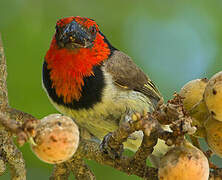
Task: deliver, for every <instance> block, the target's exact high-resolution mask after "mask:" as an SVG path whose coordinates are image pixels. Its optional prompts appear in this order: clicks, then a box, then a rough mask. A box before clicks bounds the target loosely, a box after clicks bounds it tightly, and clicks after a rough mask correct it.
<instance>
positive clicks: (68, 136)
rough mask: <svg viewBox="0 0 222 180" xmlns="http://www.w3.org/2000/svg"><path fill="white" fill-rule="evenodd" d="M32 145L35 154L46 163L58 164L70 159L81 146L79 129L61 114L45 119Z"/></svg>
mask: <svg viewBox="0 0 222 180" xmlns="http://www.w3.org/2000/svg"><path fill="white" fill-rule="evenodd" d="M34 141H35V143H36V145H33V144H31V147H32V150H33V152H34V153H35V154H36V156H37V157H38V158H39V159H41V160H42V161H44V162H47V163H50V164H58V163H61V162H64V161H66V160H68V159H70V158H71V157H72V156H73V154H74V153H75V152H76V150H77V148H78V144H79V129H78V127H77V125H76V124H75V123H74V121H73V120H72V119H71V118H70V117H67V116H63V115H61V114H51V115H49V116H46V117H44V118H43V119H42V120H41V121H40V123H39V124H38V126H37V128H36V136H35V138H34Z"/></svg>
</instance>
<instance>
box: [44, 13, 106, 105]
mask: <svg viewBox="0 0 222 180" xmlns="http://www.w3.org/2000/svg"><path fill="white" fill-rule="evenodd" d="M109 55H110V49H109V47H108V44H107V43H106V42H105V39H104V36H103V35H102V34H101V33H100V31H99V27H98V25H97V24H96V22H95V21H93V20H91V19H89V18H82V17H68V18H63V19H60V20H59V21H57V23H56V33H55V35H54V37H53V40H52V42H51V45H50V49H49V50H48V51H47V54H46V56H45V61H46V63H47V68H48V69H49V70H50V79H51V81H52V86H53V87H52V88H55V90H56V94H57V95H58V96H59V97H63V100H64V102H65V103H70V102H72V101H73V100H77V101H78V100H79V99H80V97H81V90H82V86H84V81H83V78H84V77H87V76H93V71H92V68H93V66H96V65H99V64H100V63H101V62H102V61H104V60H106V59H107V58H108V56H109Z"/></svg>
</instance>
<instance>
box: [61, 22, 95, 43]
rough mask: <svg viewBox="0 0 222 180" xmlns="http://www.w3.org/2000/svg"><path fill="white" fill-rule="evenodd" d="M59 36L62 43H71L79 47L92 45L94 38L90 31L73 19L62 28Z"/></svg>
mask: <svg viewBox="0 0 222 180" xmlns="http://www.w3.org/2000/svg"><path fill="white" fill-rule="evenodd" d="M60 38H61V41H62V42H63V43H64V44H67V43H73V44H75V45H78V46H81V47H88V46H90V45H92V42H93V40H94V39H93V38H92V36H91V35H90V33H88V32H87V30H86V29H85V28H84V27H82V26H81V25H80V24H78V23H77V22H76V21H75V20H74V21H72V22H71V23H70V24H68V25H67V26H66V27H65V28H64V30H63V33H62V34H61V37H60Z"/></svg>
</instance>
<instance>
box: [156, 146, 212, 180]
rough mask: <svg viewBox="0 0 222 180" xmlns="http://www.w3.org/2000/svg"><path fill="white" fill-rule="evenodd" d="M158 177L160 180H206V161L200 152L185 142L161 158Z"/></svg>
mask: <svg viewBox="0 0 222 180" xmlns="http://www.w3.org/2000/svg"><path fill="white" fill-rule="evenodd" d="M158 177H159V179H160V180H178V179H179V180H190V179H195V180H208V177H209V164H208V160H207V158H206V157H205V155H204V154H203V153H202V151H200V150H199V149H197V148H196V147H194V146H193V145H192V144H190V143H188V142H186V143H184V144H182V145H181V146H178V147H174V148H172V149H171V150H169V151H168V152H167V153H166V154H165V155H164V156H163V158H162V159H161V161H160V167H159V171H158Z"/></svg>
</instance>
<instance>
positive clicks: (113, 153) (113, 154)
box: [99, 133, 123, 159]
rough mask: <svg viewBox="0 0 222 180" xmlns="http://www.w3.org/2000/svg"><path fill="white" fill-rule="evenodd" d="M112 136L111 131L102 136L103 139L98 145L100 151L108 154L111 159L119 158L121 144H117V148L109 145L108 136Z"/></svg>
mask: <svg viewBox="0 0 222 180" xmlns="http://www.w3.org/2000/svg"><path fill="white" fill-rule="evenodd" d="M111 137H112V133H108V134H107V135H105V136H104V138H103V141H102V142H101V144H100V145H99V149H100V151H101V152H102V153H104V154H106V155H108V156H109V157H110V158H112V159H119V158H120V157H121V156H122V153H123V145H122V144H121V145H118V147H117V148H113V147H111V146H110V143H109V142H110V138H111Z"/></svg>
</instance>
